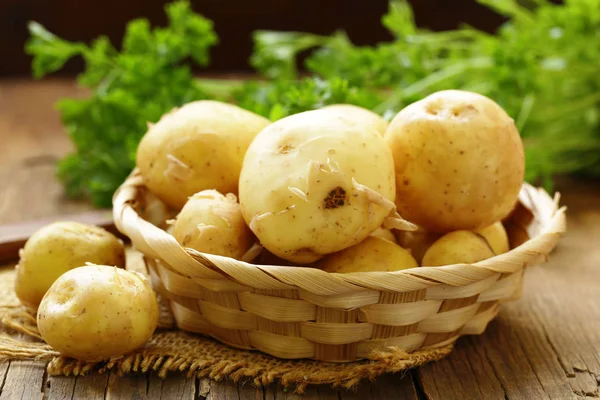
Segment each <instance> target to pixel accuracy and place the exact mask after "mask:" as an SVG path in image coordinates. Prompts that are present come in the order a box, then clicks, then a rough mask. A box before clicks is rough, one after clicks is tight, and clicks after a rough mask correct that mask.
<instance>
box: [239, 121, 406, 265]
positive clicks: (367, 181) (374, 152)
mask: <svg viewBox="0 0 600 400" xmlns="http://www.w3.org/2000/svg"><path fill="white" fill-rule="evenodd" d="M239 189H240V194H239V196H240V204H241V207H242V214H243V215H244V219H245V220H246V222H247V223H248V225H249V226H250V229H251V230H252V231H253V232H254V234H255V235H256V236H257V237H258V239H259V240H260V243H261V244H262V245H263V246H264V247H265V248H266V249H267V250H269V251H270V252H271V253H273V254H275V255H276V256H278V257H281V258H284V259H286V260H289V261H292V262H294V263H299V264H308V263H312V262H314V261H316V260H318V259H319V258H321V257H322V256H324V255H326V254H329V253H334V252H336V251H340V250H342V249H345V248H347V247H350V246H352V245H355V244H357V243H359V242H361V241H362V240H363V239H364V238H366V237H367V236H368V235H370V234H371V233H372V232H374V231H375V230H377V229H378V228H379V227H380V226H381V225H382V223H383V222H384V220H385V219H386V217H387V216H388V215H389V214H390V213H393V212H394V211H395V206H394V204H393V200H394V166H393V160H392V156H391V153H390V150H389V148H388V147H387V146H386V144H385V142H384V140H383V139H382V138H381V136H380V135H379V134H378V133H377V132H375V131H374V130H372V129H362V128H361V127H360V126H358V125H357V124H355V123H354V122H353V121H351V120H349V119H348V118H346V117H343V116H340V115H336V114H334V113H330V112H326V111H323V110H315V111H307V112H303V113H300V114H295V115H292V116H289V117H286V118H283V119H281V120H279V121H277V122H275V123H273V124H271V125H269V126H268V127H267V128H265V129H264V130H263V131H261V132H260V133H259V134H258V136H257V137H256V139H255V140H254V141H253V142H252V144H251V145H250V147H249V148H248V152H247V153H246V157H245V159H244V165H243V166H242V172H241V175H240V188H239Z"/></svg>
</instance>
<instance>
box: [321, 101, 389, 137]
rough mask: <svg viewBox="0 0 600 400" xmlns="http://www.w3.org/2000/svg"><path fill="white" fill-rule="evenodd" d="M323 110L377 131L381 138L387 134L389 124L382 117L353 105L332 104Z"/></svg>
mask: <svg viewBox="0 0 600 400" xmlns="http://www.w3.org/2000/svg"><path fill="white" fill-rule="evenodd" d="M321 110H325V111H329V112H333V113H337V114H339V115H342V116H344V117H346V118H348V119H350V120H352V121H354V122H355V123H357V124H361V125H363V126H365V127H368V128H371V129H375V130H376V131H377V132H379V134H380V135H381V136H383V135H384V134H385V131H386V129H387V128H388V122H387V121H386V120H385V119H383V117H382V116H381V115H379V114H376V113H374V112H373V111H371V110H367V109H366V108H363V107H359V106H355V105H352V104H332V105H330V106H325V107H323V108H321Z"/></svg>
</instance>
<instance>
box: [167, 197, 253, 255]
mask: <svg viewBox="0 0 600 400" xmlns="http://www.w3.org/2000/svg"><path fill="white" fill-rule="evenodd" d="M173 236H174V237H175V239H176V240H177V242H179V244H181V245H182V246H183V247H190V248H192V249H195V250H198V251H200V252H202V253H209V254H217V255H220V256H225V257H233V258H235V259H240V258H241V257H242V256H243V255H244V253H246V251H248V249H250V247H251V246H252V244H253V243H254V236H253V235H252V232H251V231H250V229H248V227H247V226H246V222H245V221H244V218H243V217H242V212H241V210H240V205H239V204H238V202H237V198H236V197H235V195H234V194H231V193H229V194H227V195H226V196H223V195H222V194H221V193H219V192H217V191H216V190H203V191H201V192H199V193H196V194H195V195H193V196H192V197H191V198H190V199H189V200H188V202H187V203H186V204H185V206H184V207H183V209H182V210H181V212H180V213H179V215H177V218H176V219H175V223H174V224H173Z"/></svg>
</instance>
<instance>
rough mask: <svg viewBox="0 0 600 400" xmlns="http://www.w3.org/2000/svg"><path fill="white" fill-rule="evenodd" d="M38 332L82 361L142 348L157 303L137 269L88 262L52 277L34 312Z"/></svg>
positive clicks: (155, 319) (152, 324)
mask: <svg viewBox="0 0 600 400" xmlns="http://www.w3.org/2000/svg"><path fill="white" fill-rule="evenodd" d="M37 323H38V328H39V330H40V335H41V336H42V338H43V339H44V340H45V341H46V343H48V344H49V345H50V346H52V348H53V349H54V350H57V351H58V352H60V353H61V354H62V355H64V356H67V357H73V358H76V359H78V360H83V361H102V360H106V359H109V358H111V357H119V356H122V355H124V354H126V353H129V352H132V351H134V350H136V349H138V348H140V347H142V346H143V345H144V344H145V343H146V342H147V341H148V339H149V338H150V336H152V333H153V332H154V330H155V329H156V326H157V324H158V302H157V301H156V296H155V294H154V291H153V290H152V288H151V287H150V285H149V284H148V282H147V280H146V278H144V277H143V276H142V275H141V274H138V273H135V272H130V271H126V270H123V269H119V268H115V267H110V266H107V265H88V266H84V267H80V268H75V269H72V270H70V271H68V272H66V273H65V274H63V275H61V277H60V278H58V279H57V280H56V282H54V284H53V285H52V286H51V287H50V289H49V290H48V292H47V293H46V295H45V296H44V299H43V300H42V302H41V304H40V308H39V309H38V313H37Z"/></svg>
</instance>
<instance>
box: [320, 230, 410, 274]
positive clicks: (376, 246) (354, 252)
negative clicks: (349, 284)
mask: <svg viewBox="0 0 600 400" xmlns="http://www.w3.org/2000/svg"><path fill="white" fill-rule="evenodd" d="M316 266H317V267H318V268H320V269H322V270H323V271H326V272H337V273H348V272H375V271H383V272H391V271H399V270H402V269H408V268H415V267H418V266H419V264H417V262H416V261H415V259H414V258H413V257H412V256H411V255H410V251H408V250H406V249H404V248H402V247H400V246H398V245H397V244H395V243H392V242H390V241H389V240H386V239H383V238H381V237H377V236H369V237H367V238H366V239H365V240H363V241H362V242H360V243H359V244H356V245H354V246H352V247H348V248H347V249H344V250H342V251H339V252H337V253H333V254H329V255H327V256H326V257H324V258H322V259H321V260H319V261H318V262H317V264H316Z"/></svg>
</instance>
